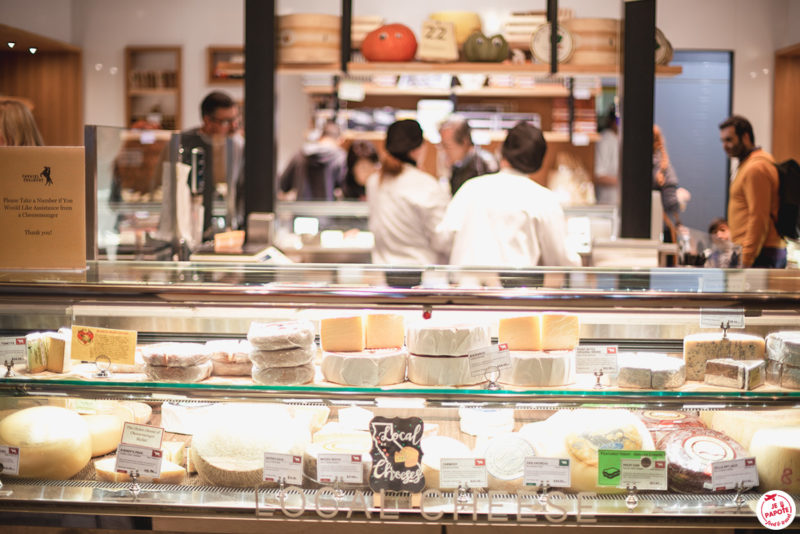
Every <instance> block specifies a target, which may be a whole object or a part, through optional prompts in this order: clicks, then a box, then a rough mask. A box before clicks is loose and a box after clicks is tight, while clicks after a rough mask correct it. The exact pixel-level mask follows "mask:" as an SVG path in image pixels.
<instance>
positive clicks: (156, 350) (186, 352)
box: [142, 342, 209, 367]
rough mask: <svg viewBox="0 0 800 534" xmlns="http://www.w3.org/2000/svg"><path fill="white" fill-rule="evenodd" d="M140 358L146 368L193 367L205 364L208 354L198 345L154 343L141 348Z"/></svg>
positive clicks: (202, 346)
mask: <svg viewBox="0 0 800 534" xmlns="http://www.w3.org/2000/svg"><path fill="white" fill-rule="evenodd" d="M142 358H143V359H144V363H145V364H146V365H148V366H158V367H193V366H197V365H200V364H203V363H206V362H207V361H208V360H209V353H208V350H207V349H206V346H205V345H203V344H200V343H174V342H168V343H154V344H153V345H143V346H142Z"/></svg>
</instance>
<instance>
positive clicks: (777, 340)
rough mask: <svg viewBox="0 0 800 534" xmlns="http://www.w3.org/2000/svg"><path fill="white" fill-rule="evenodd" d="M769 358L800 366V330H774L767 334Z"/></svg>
mask: <svg viewBox="0 0 800 534" xmlns="http://www.w3.org/2000/svg"><path fill="white" fill-rule="evenodd" d="M766 344H767V358H769V359H770V360H775V361H778V362H781V363H784V364H788V365H792V366H794V367H800V331H788V332H774V333H772V334H770V335H768V336H767V339H766Z"/></svg>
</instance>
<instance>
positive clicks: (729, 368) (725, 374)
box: [705, 358, 767, 390]
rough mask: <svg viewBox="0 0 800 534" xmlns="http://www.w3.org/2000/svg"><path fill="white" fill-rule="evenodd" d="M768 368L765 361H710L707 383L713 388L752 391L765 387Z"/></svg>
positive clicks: (708, 363)
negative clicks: (720, 387)
mask: <svg viewBox="0 0 800 534" xmlns="http://www.w3.org/2000/svg"><path fill="white" fill-rule="evenodd" d="M766 367H767V366H766V361H764V360H731V359H728V358H720V359H716V360H708V361H707V362H706V376H705V382H706V384H710V385H712V386H722V387H727V388H734V389H743V390H751V389H755V388H757V387H758V386H761V385H764V381H765V378H766V377H765V375H766Z"/></svg>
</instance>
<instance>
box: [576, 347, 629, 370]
mask: <svg viewBox="0 0 800 534" xmlns="http://www.w3.org/2000/svg"><path fill="white" fill-rule="evenodd" d="M617 351H618V349H617V346H616V345H593V346H584V345H580V346H578V348H576V349H575V372H577V373H579V374H593V373H595V372H596V371H603V373H604V374H615V373H616V372H617Z"/></svg>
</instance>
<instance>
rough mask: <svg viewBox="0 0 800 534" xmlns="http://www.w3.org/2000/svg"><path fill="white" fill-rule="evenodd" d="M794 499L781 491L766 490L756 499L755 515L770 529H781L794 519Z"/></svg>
mask: <svg viewBox="0 0 800 534" xmlns="http://www.w3.org/2000/svg"><path fill="white" fill-rule="evenodd" d="M796 510H797V509H796V507H795V503H794V500H792V498H791V497H790V496H789V495H788V494H787V493H784V492H782V491H778V490H775V491H768V492H767V493H765V494H764V495H762V496H761V498H760V499H759V500H758V504H757V505H756V515H757V516H758V520H759V521H760V522H761V524H762V525H764V526H765V527H767V528H768V529H770V530H783V529H784V528H786V527H788V526H789V525H791V524H792V521H794V516H795V513H796Z"/></svg>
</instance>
